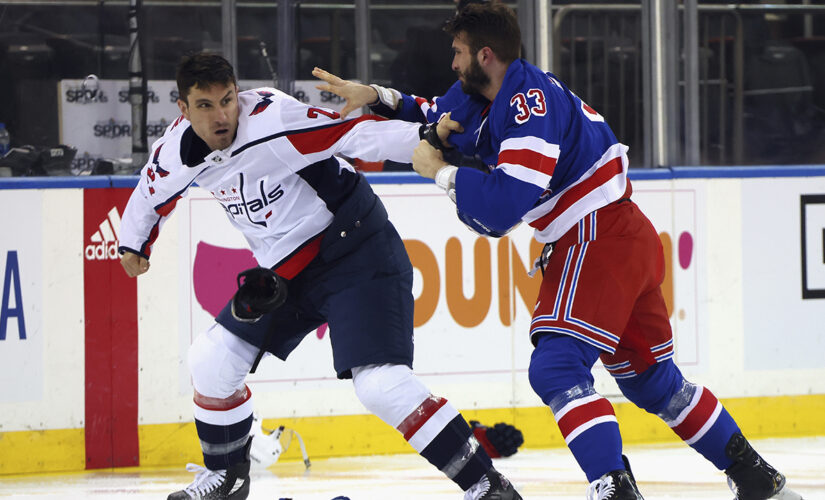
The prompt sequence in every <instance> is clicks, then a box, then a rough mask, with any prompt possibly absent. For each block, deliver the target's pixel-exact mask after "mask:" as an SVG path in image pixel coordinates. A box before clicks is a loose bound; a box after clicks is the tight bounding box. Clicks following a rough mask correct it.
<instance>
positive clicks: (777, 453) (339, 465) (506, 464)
mask: <svg viewBox="0 0 825 500" xmlns="http://www.w3.org/2000/svg"><path fill="white" fill-rule="evenodd" d="M753 443H754V445H755V447H756V449H757V450H758V451H759V453H760V454H761V455H762V456H763V457H765V458H766V459H767V460H768V461H769V462H770V463H771V464H772V465H774V466H776V467H777V468H778V469H779V470H780V471H781V472H783V473H785V475H786V476H787V477H788V484H789V485H790V487H791V488H792V489H794V490H796V491H797V492H799V493H801V494H802V496H803V497H804V498H805V500H825V437H817V438H800V439H769V440H756V441H754V442H753ZM625 453H626V454H627V455H628V456H629V457H630V460H631V465H632V467H633V471H634V473H635V475H636V478H637V480H638V483H639V486H640V489H641V491H642V494H643V495H645V498H647V499H676V498H678V499H707V500H711V499H712V500H731V498H732V495H731V493H730V491H729V490H728V488H727V485H726V484H725V477H724V475H723V474H722V473H720V472H718V471H716V470H715V469H714V468H713V467H712V466H711V465H710V464H709V463H708V462H706V461H705V460H704V459H702V458H701V457H700V456H699V455H698V454H697V453H695V452H694V451H693V450H691V449H689V448H687V447H686V446H683V445H675V444H674V445H643V446H642V445H638V446H627V447H625ZM310 458H311V457H310ZM495 464H496V467H497V468H498V469H499V470H501V471H502V472H504V473H505V474H506V475H507V476H509V477H510V479H511V480H512V481H513V482H514V483H515V484H516V486H517V487H518V489H519V492H520V493H521V495H522V496H523V497H524V498H525V499H543V498H553V499H560V500H561V499H565V500H568V499H569V500H573V499H576V500H582V499H584V498H585V494H584V493H585V489H586V487H587V484H586V482H585V479H584V476H583V474H582V473H581V471H580V470H579V469H578V467H577V466H576V464H575V462H574V460H573V457H572V455H571V454H570V453H569V452H568V451H567V449H547V450H522V451H520V452H519V453H518V454H517V455H515V456H513V457H510V458H507V459H500V460H496V461H495ZM192 478H193V475H192V474H190V473H187V472H186V471H185V470H184V469H183V468H178V469H146V468H131V469H117V470H106V471H96V472H81V473H71V474H61V475H56V474H48V475H28V476H0V497H2V498H34V499H38V500H46V499H50V500H51V499H55V500H56V499H77V498H95V499H107V500H108V499H126V498H129V499H164V498H166V495H167V494H168V493H169V492H171V491H173V490H175V489H180V488H181V487H182V486H185V485H187V484H189V482H190V481H191V480H192ZM338 496H345V497H348V498H349V499H350V500H406V499H419V498H426V499H434V500H461V498H462V493H461V492H460V491H458V488H457V487H456V486H455V485H454V484H453V483H451V482H450V481H448V480H446V479H445V478H444V477H443V476H442V475H441V474H440V473H438V471H436V470H434V469H433V468H432V467H431V466H430V465H429V464H428V463H426V462H425V460H424V459H423V458H421V457H419V456H418V455H413V454H409V455H389V456H370V457H354V458H334V459H326V460H321V459H319V460H314V461H313V462H312V467H311V469H310V470H309V471H305V470H304V466H303V464H302V463H300V462H281V463H276V464H275V465H273V466H271V467H270V468H268V469H260V470H253V475H252V493H251V495H250V496H249V498H250V499H260V500H263V499H267V500H279V499H285V498H290V499H294V500H331V499H333V498H335V497H338Z"/></svg>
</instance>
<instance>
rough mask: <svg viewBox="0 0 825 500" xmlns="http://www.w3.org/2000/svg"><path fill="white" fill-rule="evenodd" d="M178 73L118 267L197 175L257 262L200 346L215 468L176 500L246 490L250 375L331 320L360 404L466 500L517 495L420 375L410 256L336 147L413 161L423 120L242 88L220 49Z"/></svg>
mask: <svg viewBox="0 0 825 500" xmlns="http://www.w3.org/2000/svg"><path fill="white" fill-rule="evenodd" d="M177 83H178V89H179V91H180V100H179V101H178V105H179V107H180V109H181V113H182V115H183V116H181V117H180V118H179V119H178V120H176V121H175V122H174V123H173V124H172V125H170V126H169V128H168V129H167V130H166V132H165V134H164V135H163V136H162V137H161V138H160V139H159V140H158V141H156V142H155V144H154V145H153V146H152V152H151V154H150V160H149V162H148V163H147V165H146V166H145V167H144V168H143V170H142V171H141V176H140V181H139V183H138V186H137V187H136V188H135V191H134V193H133V194H132V197H131V198H130V200H129V203H128V205H127V207H126V210H125V212H124V216H123V222H122V227H121V234H120V243H121V247H120V252H121V254H122V259H121V263H122V265H123V267H124V269H125V271H126V272H127V273H128V274H129V276H132V277H134V276H138V275H140V274H143V273H144V272H146V271H148V269H149V257H150V255H151V251H152V245H153V244H154V242H155V239H156V238H157V236H158V232H159V230H160V228H161V227H162V225H163V222H164V221H165V220H166V219H167V218H168V217H169V215H170V214H171V212H172V211H173V209H174V207H175V203H176V202H177V201H178V200H179V199H180V198H181V197H182V196H184V195H185V194H186V192H187V190H188V188H189V186H191V185H192V184H193V183H195V182H197V184H198V185H199V186H200V187H202V188H205V189H207V190H209V191H210V192H211V193H212V195H213V196H214V197H215V199H216V200H217V201H218V203H220V204H221V205H222V206H223V208H224V210H225V211H226V214H227V217H229V220H230V221H231V222H232V224H233V225H234V226H235V227H236V228H237V229H238V230H240V231H241V232H242V233H243V234H244V236H245V237H246V240H247V242H248V243H249V246H250V248H251V250H252V251H253V253H254V255H255V258H256V259H257V261H258V263H259V265H260V266H261V267H260V268H256V269H254V270H250V271H249V272H247V273H246V274H244V279H245V281H244V282H243V283H244V284H243V286H241V287H240V289H239V291H238V293H236V295H235V297H234V298H233V300H232V301H230V304H227V306H226V307H225V308H224V310H223V311H221V313H220V314H219V315H218V317H217V318H216V322H215V324H214V325H213V326H212V327H211V328H210V329H209V330H208V331H206V332H204V333H202V334H201V335H199V336H198V337H197V338H196V339H195V341H194V342H193V344H192V346H191V347H190V349H189V354H188V362H189V368H190V371H191V375H192V382H193V385H194V389H195V394H194V414H195V424H196V427H197V432H198V437H199V439H200V442H201V447H202V450H203V457H204V464H205V466H206V467H200V466H192V467H190V470H192V471H193V472H195V471H197V476H196V478H195V480H194V481H193V482H192V484H190V485H189V486H187V487H186V488H184V489H183V490H181V491H177V492H174V493H172V494H171V495H169V499H170V500H178V499H232V500H239V499H244V498H246V497H247V496H248V494H249V481H250V480H249V447H250V440H249V437H248V436H249V432H250V427H251V424H252V399H251V397H252V394H251V392H250V390H249V388H248V387H247V386H246V385H245V383H244V381H245V378H246V375H247V373H249V371H250V370H251V369H254V368H253V367H254V365H255V364H256V363H257V361H258V360H259V359H260V354H261V353H264V352H268V353H272V354H274V355H275V356H277V357H278V358H280V359H282V360H285V359H286V358H287V356H288V355H289V353H290V352H291V351H292V350H293V349H294V348H295V347H296V346H297V345H298V344H299V343H300V341H301V340H302V339H303V338H304V336H306V334H307V333H309V332H311V331H313V330H315V329H316V328H317V327H318V326H320V325H321V324H323V323H325V322H328V323H329V325H330V336H331V337H330V338H331V343H332V351H333V358H334V367H335V370H336V373H337V374H338V377H339V378H342V379H346V378H352V380H353V385H354V388H355V392H356V394H357V396H358V398H359V399H360V401H361V402H362V403H363V404H364V406H365V407H366V408H367V409H368V410H369V411H371V412H372V413H374V414H375V415H377V416H378V417H380V418H381V419H382V420H383V421H384V422H386V423H388V424H389V425H391V426H393V427H395V428H396V429H397V430H398V431H399V432H401V433H402V434H403V436H404V438H405V439H406V440H407V441H408V442H409V443H410V445H411V446H412V447H413V448H414V449H415V450H416V451H418V452H419V453H420V454H421V455H422V456H423V457H424V458H426V459H427V460H428V461H430V462H431V463H432V464H433V465H434V466H436V467H437V468H438V469H440V470H441V471H442V472H443V473H444V474H445V475H446V476H447V477H448V478H450V479H451V480H453V481H454V482H455V483H456V484H457V485H458V486H459V487H460V488H461V489H462V490H464V491H465V496H464V498H465V499H467V500H479V499H492V498H495V499H499V500H510V499H519V498H521V497H520V496H519V495H518V493H516V492H515V490H514V488H513V487H512V485H511V484H510V483H509V481H507V479H506V478H504V477H503V476H502V475H501V474H500V473H498V472H497V471H496V470H495V469H494V468H493V467H492V462H491V460H490V457H489V456H488V454H487V453H486V452H485V451H484V449H483V448H482V447H480V446H479V444H478V441H477V440H476V439H475V438H474V437H473V432H472V430H471V429H470V427H469V426H468V424H467V422H466V421H465V420H464V418H463V417H462V416H461V415H460V414H459V413H458V411H456V409H455V408H454V407H453V406H452V405H451V404H450V403H449V402H448V401H447V400H446V399H445V398H443V397H439V396H436V395H433V394H431V393H430V391H429V390H428V389H427V388H426V387H425V386H424V384H423V383H422V382H421V381H420V380H419V379H418V378H417V377H416V376H415V375H414V374H413V371H412V360H413V296H412V267H411V265H410V261H409V258H408V257H407V254H406V251H405V249H404V245H403V243H402V241H401V238H400V237H399V236H398V233H397V232H396V231H395V228H394V227H393V225H392V224H391V223H390V222H389V221H388V219H387V213H386V210H385V209H384V207H383V205H382V203H381V201H380V200H379V199H378V197H377V196H376V195H375V194H374V193H373V191H372V189H371V188H370V186H369V184H368V183H367V181H366V180H365V179H364V178H363V176H361V175H360V174H357V173H356V172H355V171H354V170H353V168H352V167H351V166H350V165H349V164H348V163H347V162H345V161H344V160H342V159H340V158H338V157H336V156H334V155H336V154H338V153H341V154H343V155H345V156H349V157H358V158H364V159H367V160H379V159H395V160H399V161H405V160H408V159H409V158H410V156H411V154H412V151H413V149H414V147H415V146H416V144H417V143H418V140H419V126H418V125H416V124H406V123H402V122H397V123H395V124H387V123H383V124H380V125H379V124H378V121H380V120H382V119H380V118H377V117H375V116H362V117H360V118H358V119H355V120H348V121H343V120H341V119H340V117H339V115H338V113H336V112H334V111H331V110H328V109H322V108H316V107H312V106H308V105H305V104H302V103H300V102H298V101H297V100H295V99H293V98H291V97H290V96H288V95H286V94H283V93H281V92H279V91H278V90H275V89H270V88H265V89H255V90H250V91H244V92H238V89H237V85H236V79H235V76H234V70H233V68H232V66H231V65H230V64H229V63H228V62H227V61H226V60H225V59H223V58H222V57H220V56H216V55H208V54H196V55H194V56H190V57H187V58H185V59H184V60H183V61H182V62H181V64H180V66H179V67H178V75H177ZM270 270H271V271H274V272H271V271H270ZM239 279H240V278H239ZM233 306H234V307H233ZM391 494H392V492H389V491H388V492H387V495H388V496H390V495H391Z"/></svg>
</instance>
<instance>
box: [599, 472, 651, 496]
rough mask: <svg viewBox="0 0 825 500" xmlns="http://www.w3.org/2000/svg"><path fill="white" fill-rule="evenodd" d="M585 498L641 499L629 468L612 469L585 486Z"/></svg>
mask: <svg viewBox="0 0 825 500" xmlns="http://www.w3.org/2000/svg"><path fill="white" fill-rule="evenodd" d="M587 500H643V498H642V494H641V493H639V489H638V488H637V487H636V481H635V480H634V479H633V475H632V474H631V473H630V471H629V470H614V471H610V472H608V473H607V474H605V475H603V476H602V477H600V478H599V479H596V480H595V481H593V482H592V483H590V486H588V487H587Z"/></svg>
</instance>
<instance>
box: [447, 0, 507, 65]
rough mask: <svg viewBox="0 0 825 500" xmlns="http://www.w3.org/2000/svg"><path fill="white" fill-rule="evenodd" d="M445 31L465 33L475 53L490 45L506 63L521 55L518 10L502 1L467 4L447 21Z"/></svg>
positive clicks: (452, 34) (455, 33) (456, 34)
mask: <svg viewBox="0 0 825 500" xmlns="http://www.w3.org/2000/svg"><path fill="white" fill-rule="evenodd" d="M444 31H446V32H447V33H448V34H449V35H451V36H453V37H456V36H458V35H460V34H464V36H465V37H466V39H465V40H464V41H465V42H466V43H467V45H469V46H470V50H471V51H472V53H473V54H477V53H478V51H479V50H481V49H483V48H484V47H490V49H492V50H493V52H494V53H495V54H496V56H497V57H498V58H499V59H500V60H501V61H502V62H505V63H511V62H513V61H515V60H516V59H518V58H519V57H520V55H521V30H520V29H519V27H518V19H517V18H516V14H515V12H513V10H512V9H511V8H510V7H508V6H506V5H504V4H503V3H497V2H488V3H482V4H470V5H467V6H466V7H465V8H463V9H461V10H459V11H458V12H456V15H455V16H454V17H453V18H452V19H450V20H449V21H447V23H446V24H445V25H444Z"/></svg>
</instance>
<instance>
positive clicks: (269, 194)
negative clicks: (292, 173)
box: [212, 174, 284, 227]
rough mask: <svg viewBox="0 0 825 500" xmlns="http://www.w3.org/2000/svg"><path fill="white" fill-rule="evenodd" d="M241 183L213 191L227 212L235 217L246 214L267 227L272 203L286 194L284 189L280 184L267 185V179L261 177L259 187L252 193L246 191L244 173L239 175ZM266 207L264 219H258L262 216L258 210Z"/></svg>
mask: <svg viewBox="0 0 825 500" xmlns="http://www.w3.org/2000/svg"><path fill="white" fill-rule="evenodd" d="M239 181H240V182H239V185H237V186H235V185H232V186H229V187H221V188H219V189H218V190H216V191H213V192H212V196H214V197H215V199H216V200H218V202H220V204H221V205H222V206H223V209H224V210H226V213H227V214H228V215H229V216H230V217H232V218H233V219H234V218H235V217H238V216H246V218H247V219H248V220H249V222H251V223H253V224H256V225H259V226H264V227H266V219H269V218H270V217H272V214H273V210H272V208H273V207H271V206H270V205H272V204H273V203H275V202H276V201H278V200H279V199H281V197H282V196H283V195H284V189H283V187H281V185H280V184H278V185H276V186H275V187H273V188H271V189H270V188H269V187H267V186H266V179H260V180H259V181H258V183H257V186H256V187H257V189H256V190H255V191H253V192H252V195H251V196H250V193H245V192H244V175H243V174H240V176H239ZM264 208H268V210H267V211H266V213H265V214H264V216H263V218H264V220H257V219H259V218H260V217H259V216H258V212H261V211H262V210H263V209H264Z"/></svg>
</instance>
